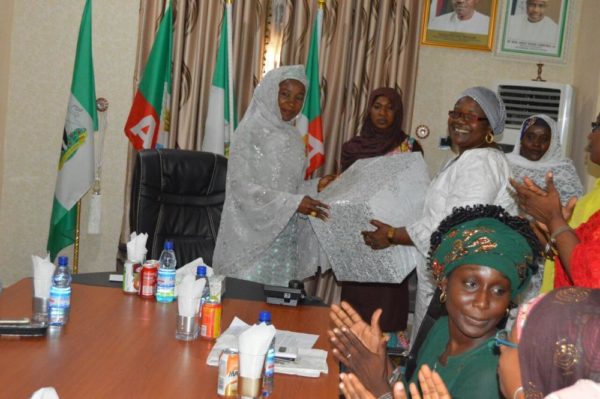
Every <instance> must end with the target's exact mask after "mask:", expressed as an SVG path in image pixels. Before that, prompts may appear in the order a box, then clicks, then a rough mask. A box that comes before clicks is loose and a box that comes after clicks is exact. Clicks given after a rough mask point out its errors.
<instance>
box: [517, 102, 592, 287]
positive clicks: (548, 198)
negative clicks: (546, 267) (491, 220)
mask: <svg viewBox="0 0 600 399" xmlns="http://www.w3.org/2000/svg"><path fill="white" fill-rule="evenodd" d="M588 140H589V145H588V147H587V150H588V151H589V153H590V158H589V159H590V161H591V162H593V163H595V164H596V165H600V114H599V115H598V116H597V118H596V121H595V122H592V131H591V133H590V134H589V136H588ZM553 177H554V176H553V174H552V173H549V174H547V176H546V190H545V191H544V190H542V189H541V188H540V187H539V186H538V185H536V184H535V183H534V182H533V181H532V180H531V179H527V178H526V179H524V183H519V182H516V181H512V182H511V183H512V185H513V187H514V188H515V189H516V190H517V193H518V200H519V206H520V207H521V208H522V209H523V210H524V211H525V212H527V213H528V214H529V215H531V216H533V217H534V218H535V219H536V220H537V221H538V222H540V223H541V224H543V225H544V226H545V230H546V231H547V237H546V238H547V245H546V250H547V251H546V252H551V251H554V253H555V255H556V256H555V257H554V259H555V274H554V287H555V288H559V287H565V286H573V285H575V286H581V287H591V288H600V257H598V253H600V180H598V181H596V187H595V188H594V189H593V190H592V191H591V192H589V193H588V194H587V195H585V196H584V197H583V198H581V199H580V200H579V201H577V204H576V205H575V207H574V208H570V209H569V208H563V207H562V205H561V202H560V193H559V192H558V190H557V189H556V187H555V185H554V179H553Z"/></svg>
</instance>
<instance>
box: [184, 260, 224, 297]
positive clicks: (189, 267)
mask: <svg viewBox="0 0 600 399" xmlns="http://www.w3.org/2000/svg"><path fill="white" fill-rule="evenodd" d="M202 265H204V266H206V276H207V277H210V276H212V275H213V274H214V272H213V269H212V267H210V266H207V265H206V263H204V260H203V259H202V257H200V258H197V259H194V260H193V261H191V262H189V263H186V264H185V265H183V266H181V267H180V268H179V269H177V271H176V272H175V296H176V297H179V295H181V294H180V293H179V286H180V285H181V282H182V281H183V278H184V277H185V276H194V279H196V268H197V267H198V266H202Z"/></svg>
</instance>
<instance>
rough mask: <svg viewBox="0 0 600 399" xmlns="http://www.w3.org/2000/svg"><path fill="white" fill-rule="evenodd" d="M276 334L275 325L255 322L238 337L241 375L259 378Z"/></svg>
mask: <svg viewBox="0 0 600 399" xmlns="http://www.w3.org/2000/svg"><path fill="white" fill-rule="evenodd" d="M274 336H275V327H273V325H266V324H265V323H260V324H255V325H253V326H252V327H250V328H249V329H247V330H246V331H244V332H243V333H241V334H240V336H239V337H238V350H239V353H240V377H245V378H259V377H260V374H261V372H262V369H263V366H264V362H265V354H266V353H267V350H268V349H269V345H270V344H271V341H272V340H273V337H274Z"/></svg>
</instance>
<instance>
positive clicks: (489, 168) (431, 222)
mask: <svg viewBox="0 0 600 399" xmlns="http://www.w3.org/2000/svg"><path fill="white" fill-rule="evenodd" d="M505 119H506V111H505V108H504V103H503V102H502V100H501V99H500V98H499V97H498V96H497V95H496V94H495V93H494V92H493V91H491V90H489V89H487V88H485V87H472V88H470V89H467V90H465V91H464V92H462V93H461V95H460V96H459V97H458V100H457V101H456V104H455V105H454V109H452V110H450V111H449V113H448V134H449V136H450V139H451V141H452V144H453V146H454V147H455V148H456V149H457V151H458V156H456V157H455V158H453V159H452V160H450V161H449V162H448V163H446V165H444V167H443V168H442V170H441V171H440V172H439V173H438V174H437V176H435V177H434V178H433V179H432V181H431V183H430V184H429V187H428V189H427V192H426V194H425V204H424V207H423V215H422V217H421V219H419V220H418V221H416V222H415V223H413V224H411V225H409V226H402V227H392V226H390V225H388V224H385V223H383V222H381V221H378V220H373V221H372V222H371V223H372V224H373V225H374V226H375V227H376V228H377V230H375V231H364V232H362V234H363V238H364V240H365V243H366V244H367V245H369V246H370V247H371V248H373V249H381V248H387V247H389V246H390V245H414V246H415V247H416V248H417V250H418V251H419V252H420V253H421V254H422V255H423V256H422V258H421V259H422V260H421V262H420V263H418V264H417V266H416V268H417V278H418V283H417V297H416V304H415V315H414V321H413V327H412V328H413V330H412V334H411V345H412V343H414V340H415V338H416V336H417V332H418V330H419V327H420V325H421V322H422V321H423V318H424V317H425V314H426V312H427V307H428V306H429V303H430V302H431V298H432V297H433V293H434V291H435V284H434V282H433V279H432V277H431V273H429V272H428V270H427V267H426V257H427V253H428V251H429V239H430V237H431V233H432V232H433V231H434V230H435V229H436V228H437V227H438V225H439V224H440V222H441V221H442V220H443V219H444V218H445V217H446V216H448V215H450V214H451V213H452V210H453V209H454V208H455V207H461V206H467V205H475V204H490V205H500V206H502V207H503V208H504V209H506V210H507V211H508V212H509V213H511V214H516V213H517V206H516V203H515V201H514V199H513V198H512V197H511V195H510V191H509V187H510V185H509V182H508V179H509V177H510V167H509V166H508V162H507V160H506V156H505V155H504V153H503V152H502V151H501V150H500V149H499V148H498V146H497V145H496V144H495V143H494V134H500V133H502V131H503V130H504V122H505ZM399 200H401V199H399Z"/></svg>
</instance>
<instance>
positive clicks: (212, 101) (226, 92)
mask: <svg viewBox="0 0 600 399" xmlns="http://www.w3.org/2000/svg"><path fill="white" fill-rule="evenodd" d="M230 7H231V4H229V3H227V4H226V6H225V13H224V14H223V23H222V25H221V34H220V36H219V48H218V50H217V61H216V64H215V70H214V72H213V79H212V86H211V87H210V94H209V97H208V111H207V114H206V125H205V128H204V139H203V141H202V151H209V152H214V153H217V154H221V155H225V156H228V155H229V140H230V135H231V133H232V132H233V131H234V130H235V128H236V127H237V115H236V112H235V106H234V101H233V84H232V83H231V72H232V70H231V65H230V64H231V58H230V54H231V51H230V50H231V49H230V46H231V39H230V32H229V28H228V22H230V21H231V8H230ZM231 119H233V122H231Z"/></svg>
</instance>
